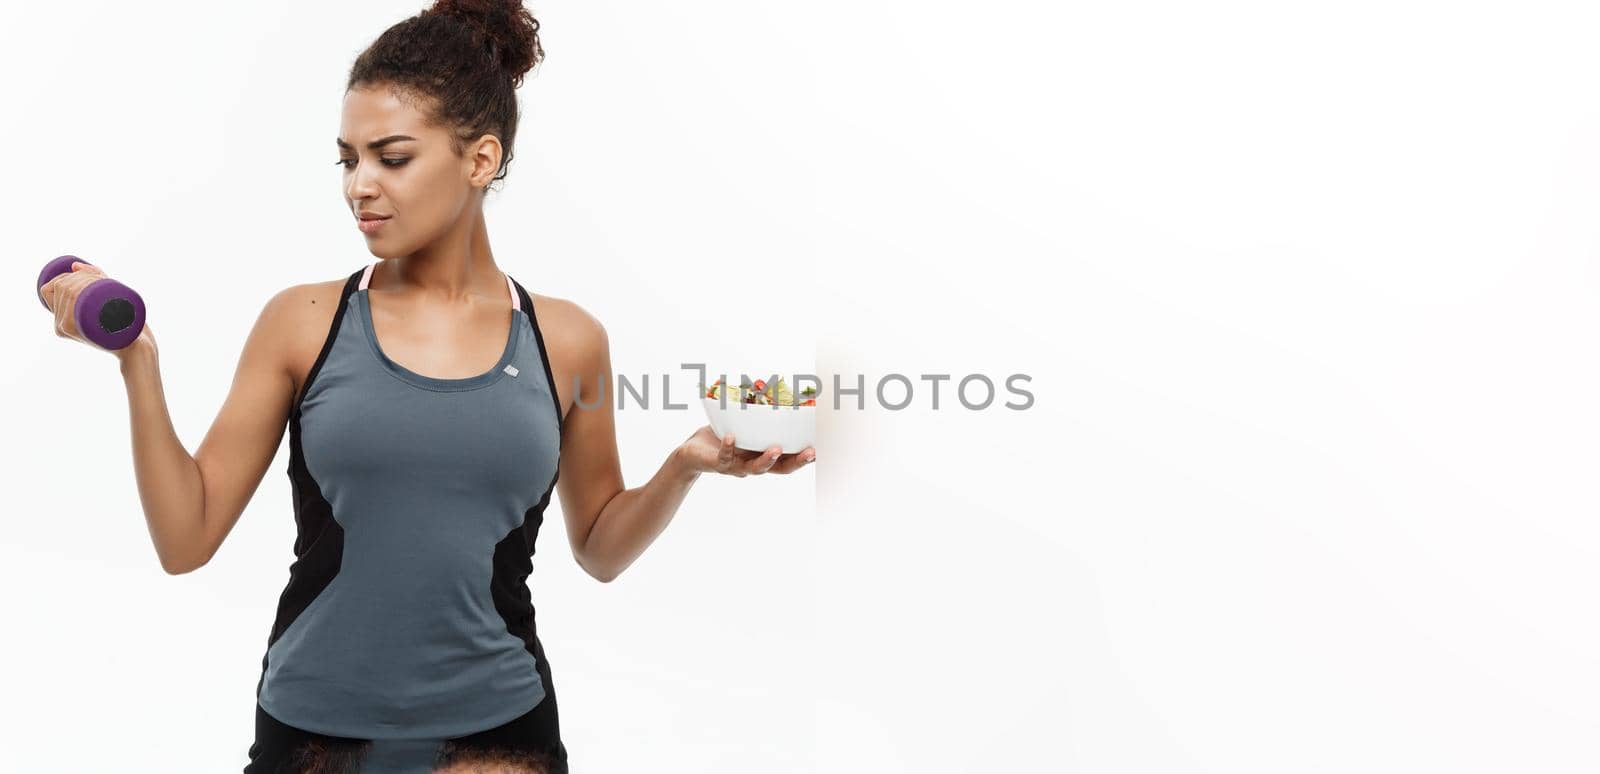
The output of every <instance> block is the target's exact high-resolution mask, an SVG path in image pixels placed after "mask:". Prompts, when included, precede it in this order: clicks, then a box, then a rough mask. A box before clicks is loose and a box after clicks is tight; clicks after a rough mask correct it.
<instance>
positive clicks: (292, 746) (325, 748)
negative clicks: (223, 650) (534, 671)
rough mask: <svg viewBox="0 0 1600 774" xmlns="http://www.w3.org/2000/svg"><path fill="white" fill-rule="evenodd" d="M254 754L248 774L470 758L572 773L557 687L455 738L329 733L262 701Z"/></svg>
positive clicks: (313, 772)
mask: <svg viewBox="0 0 1600 774" xmlns="http://www.w3.org/2000/svg"><path fill="white" fill-rule="evenodd" d="M249 754H250V762H249V763H248V764H246V765H245V767H244V772H245V774H357V773H358V772H360V773H361V774H401V772H404V774H411V772H425V771H429V770H431V769H433V768H443V767H445V766H448V765H450V764H452V763H460V762H467V761H479V762H484V763H488V762H491V761H493V762H499V763H503V764H511V763H521V764H524V765H525V766H526V768H527V772H528V774H568V772H567V748H566V746H565V745H563V744H562V743H561V725H560V721H559V717H558V715H557V713H556V700H555V694H554V693H553V692H550V693H547V694H546V695H545V698H544V700H543V701H541V702H539V704H538V706H536V707H534V708H533V709H531V710H529V711H528V712H527V713H525V714H523V715H522V716H521V717H518V718H514V719H512V720H511V721H510V722H508V723H506V724H504V725H501V726H496V727H495V728H491V729H488V730H486V731H479V732H477V733H475V734H470V735H467V736H463V737H457V738H454V739H419V740H377V741H373V740H370V739H350V738H346V737H339V736H327V735H325V734H317V733H313V732H310V731H303V730H301V729H298V728H295V727H293V726H289V725H286V724H284V723H282V722H280V721H279V720H278V719H277V718H274V717H272V716H271V715H268V714H267V713H266V710H263V709H262V708H261V705H260V704H256V739H255V742H254V743H253V744H251V745H250V753H249ZM363 764H367V765H366V766H365V767H363ZM496 770H497V771H498V770H499V769H496Z"/></svg>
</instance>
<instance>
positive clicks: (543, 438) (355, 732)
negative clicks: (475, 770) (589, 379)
mask: <svg viewBox="0 0 1600 774" xmlns="http://www.w3.org/2000/svg"><path fill="white" fill-rule="evenodd" d="M374 266H376V264H374V265H372V266H367V267H365V268H364V269H362V270H361V271H357V272H355V273H354V274H352V275H350V277H349V279H348V280H346V282H345V286H344V290H343V292H342V294H341V296H340V300H339V306H338V308H337V310H336V311H335V314H334V319H333V324H332V326H331V329H330V330H329V332H328V336H327V339H326V341H325V342H324V344H323V348H322V351H321V353H320V354H319V355H318V358H317V360H316V362H315V364H314V365H313V366H312V368H311V371H310V372H309V374H308V376H307V379H306V384H305V386H304V387H303V388H302V389H301V392H300V395H299V398H298V400H297V402H296V403H295V405H294V407H293V409H292V411H291V414H290V417H289V439H290V461H289V478H290V482H291V485H292V490H293V494H294V511H295V524H296V533H297V534H296V538H295V545H294V552H295V560H294V562H293V563H292V564H291V565H290V567H289V581H288V585H287V586H286V587H285V588H284V591H283V594H282V595H281V597H280V599H279V604H278V612H277V617H276V620H275V621H274V624H273V627H272V633H271V635H270V636H269V637H268V640H267V651H266V654H265V655H264V656H263V658H262V663H261V667H262V673H261V680H260V682H259V683H258V684H257V689H256V695H257V701H258V702H259V703H260V705H261V708H262V709H263V710H265V711H266V712H267V714H269V715H271V716H272V717H274V718H276V719H278V720H279V721H281V722H283V723H286V724H288V725H290V726H294V727H296V728H300V729H304V730H307V731H312V732H316V733H320V734H327V735H332V736H340V737H349V738H356V739H422V738H449V737H456V736H463V735H466V734H470V733H474V732H477V731H483V730H486V729H489V728H493V727H495V726H499V725H502V724H504V723H506V722H508V721H510V720H512V719H513V718H516V717H518V716H520V715H522V714H524V713H527V712H528V711H529V710H531V709H533V708H534V707H535V706H537V705H538V704H539V702H540V701H542V700H543V699H544V698H545V696H546V694H547V693H549V694H550V695H551V700H552V701H554V691H553V686H552V685H551V684H550V672H549V666H548V664H547V663H546V660H545V658H544V649H543V646H542V645H541V644H540V642H539V639H538V635H537V633H536V630H535V626H534V607H533V604H532V599H531V594H530V593H529V590H528V585H527V582H526V581H527V578H528V575H529V574H530V573H531V572H532V569H533V553H534V542H535V539H536V538H537V536H538V532H539V525H540V524H541V523H542V521H543V517H544V510H545V506H546V505H547V504H549V502H550V495H551V492H552V491H553V490H554V488H555V485H556V478H557V465H558V462H559V457H560V451H561V434H562V423H563V421H562V415H561V404H560V401H559V400H558V399H557V398H556V391H555V378H554V376H553V374H552V372H551V370H550V364H549V357H548V355H547V353H546V351H545V345H544V336H543V334H542V333H541V331H540V330H539V325H538V321H537V319H536V318H535V316H534V313H533V301H532V298H531V297H530V296H529V295H528V293H527V291H526V290H525V289H523V287H522V286H521V285H520V284H518V283H517V282H516V280H514V279H512V278H511V277H510V276H509V275H508V276H507V277H506V287H507V290H508V292H509V303H510V305H511V309H512V313H511V323H510V329H509V331H508V333H507V338H506V342H505V349H504V352H503V353H502V354H501V356H500V360H499V362H497V363H495V365H494V367H492V368H490V369H489V370H488V371H485V372H483V373H481V374H478V375H476V376H471V377H467V378H461V379H441V378H436V377H431V376H425V375H423V374H419V373H415V372H413V371H411V370H409V369H407V368H406V367H404V366H402V365H400V364H399V363H396V362H395V361H393V360H390V359H389V357H388V356H386V355H385V354H384V352H383V349H382V348H381V347H380V346H379V343H378V338H377V336H376V335H375V334H374V332H373V326H372V307H371V303H370V299H369V298H368V291H367V283H368V281H370V279H371V276H372V269H373V268H374ZM547 689H548V690H547Z"/></svg>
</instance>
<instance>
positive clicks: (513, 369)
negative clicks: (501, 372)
mask: <svg viewBox="0 0 1600 774" xmlns="http://www.w3.org/2000/svg"><path fill="white" fill-rule="evenodd" d="M506 373H508V374H511V375H512V376H516V375H517V367H516V366H514V365H508V366H506Z"/></svg>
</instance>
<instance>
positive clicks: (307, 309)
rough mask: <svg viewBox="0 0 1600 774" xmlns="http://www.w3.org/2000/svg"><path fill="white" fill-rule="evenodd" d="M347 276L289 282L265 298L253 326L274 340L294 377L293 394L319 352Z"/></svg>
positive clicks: (326, 336)
mask: <svg viewBox="0 0 1600 774" xmlns="http://www.w3.org/2000/svg"><path fill="white" fill-rule="evenodd" d="M348 279H349V278H348V277H345V278H341V279H336V280H326V281H323V282H307V283H302V284H298V285H290V286H289V287H286V288H283V289H282V290H279V291H278V292H277V293H275V294H273V295H272V297H271V298H269V299H267V302H266V304H265V306H263V308H262V310H261V317H260V320H259V321H258V322H257V326H258V327H259V328H261V329H262V330H263V331H264V332H265V333H266V335H268V336H269V337H270V338H271V339H272V340H273V341H274V342H277V344H278V346H277V347H275V349H276V350H277V351H278V352H279V354H280V356H281V357H282V362H283V367H284V368H286V369H287V370H288V371H289V374H290V376H291V377H292V378H293V379H294V386H295V392H296V394H298V393H299V390H300V387H301V385H302V384H303V383H304V380H305V377H306V375H307V374H308V373H309V372H310V371H311V366H312V364H314V363H315V362H316V359H317V356H318V355H320V354H321V353H322V345H323V343H324V342H325V341H326V340H327V338H328V332H329V330H330V329H331V328H332V326H333V318H334V315H335V314H336V313H337V312H338V306H339V296H340V295H341V294H342V293H343V291H344V285H345V282H346V280H348Z"/></svg>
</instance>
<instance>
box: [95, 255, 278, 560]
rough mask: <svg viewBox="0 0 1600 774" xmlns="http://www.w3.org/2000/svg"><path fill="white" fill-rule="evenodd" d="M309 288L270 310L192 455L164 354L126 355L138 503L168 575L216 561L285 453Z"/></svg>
mask: <svg viewBox="0 0 1600 774" xmlns="http://www.w3.org/2000/svg"><path fill="white" fill-rule="evenodd" d="M306 287H307V286H296V287H294V288H290V289H288V290H285V291H282V292H280V293H278V294H277V295H276V296H274V297H273V298H272V299H271V300H269V301H268V302H267V304H266V306H265V307H264V308H263V309H262V311H261V314H260V316H259V317H258V318H257V319H256V324H255V327H254V329H253V330H251V332H250V335H249V338H248V339H247V340H246V341H245V344H244V351H243V352H242V353H241V355H240V358H239V363H238V367H237V369H236V371H235V373H234V378H233V386H232V388H231V389H230V391H229V393H228V397H227V399H226V400H225V401H224V403H223V405H222V408H221V410H220V411H219V412H218V414H217V418H216V420H215V421H213V423H212V425H211V429H210V431H209V432H207V433H206V437H205V440H204V441H202V442H201V444H200V448H199V451H197V452H196V453H195V454H194V455H193V456H190V454H189V452H188V451H186V450H185V449H184V447H183V443H182V442H181V441H180V440H179V438H178V436H177V433H176V432H175V431H174V429H173V427H172V419H171V417H170V416H169V415H168V413H167V404H166V397H165V394H164V392H163V390H162V385H161V372H160V364H159V358H158V357H157V353H156V348H155V347H154V346H149V347H144V348H142V349H138V350H135V351H131V352H128V353H126V354H124V355H121V356H120V359H121V361H122V377H123V382H124V384H125V385H126V386H127V389H128V408H129V413H130V417H131V422H132V426H133V466H134V472H135V475H136V477H137V479H138V485H139V500H140V502H141V504H142V505H143V507H144V514H145V522H146V524H147V526H148V527H149V529H150V539H151V540H152V541H153V542H154V543H155V548H156V555H157V557H158V558H159V559H160V561H161V567H162V568H163V569H164V570H166V571H167V572H168V573H171V574H174V575H177V574H181V573H186V572H191V571H193V570H196V569H198V568H200V567H202V566H204V565H205V563H206V562H208V561H210V560H211V557H212V556H213V555H214V554H215V553H216V551H217V548H218V546H220V545H221V544H222V540H223V538H225V537H227V535H228V533H229V532H230V531H231V530H232V529H233V525H234V524H235V523H236V522H237V521H238V519H239V515H240V514H241V513H243V512H244V507H245V504H246V503H248V502H249V500H250V497H251V496H252V495H253V494H255V490H256V488H257V487H258V486H259V485H260V484H261V478H262V476H263V475H264V474H265V473H266V469H267V466H268V465H269V464H271V462H272V458H273V457H274V456H275V455H276V453H277V449H278V444H279V443H280V442H281V441H282V440H283V432H284V428H285V425H286V423H287V420H288V411H289V406H290V404H291V402H292V401H293V397H294V390H295V384H294V381H295V380H294V378H293V375H292V371H291V369H290V367H289V363H290V357H289V350H290V346H291V342H290V339H289V332H290V329H291V328H290V326H292V325H293V324H295V323H294V320H295V318H296V316H297V315H301V314H303V312H302V311H301V309H300V308H299V307H301V306H303V304H304V297H305V295H306V293H305V288H306Z"/></svg>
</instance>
